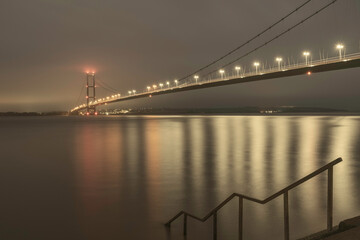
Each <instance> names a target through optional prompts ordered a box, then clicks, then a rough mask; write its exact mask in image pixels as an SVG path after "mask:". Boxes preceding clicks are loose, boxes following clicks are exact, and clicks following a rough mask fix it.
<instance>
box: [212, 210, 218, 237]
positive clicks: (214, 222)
mask: <svg viewBox="0 0 360 240" xmlns="http://www.w3.org/2000/svg"><path fill="white" fill-rule="evenodd" d="M213 216H214V217H213V240H216V239H217V212H214V215H213Z"/></svg>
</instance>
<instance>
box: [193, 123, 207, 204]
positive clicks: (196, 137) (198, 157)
mask: <svg viewBox="0 0 360 240" xmlns="http://www.w3.org/2000/svg"><path fill="white" fill-rule="evenodd" d="M190 134H191V137H190V139H191V143H190V146H191V149H192V151H191V160H190V161H191V163H192V173H193V178H192V179H193V180H194V181H193V182H192V184H193V185H194V190H195V191H194V194H195V195H196V196H197V197H196V200H197V202H198V203H199V202H200V201H201V197H200V195H199V194H197V193H201V190H202V188H203V187H204V177H203V176H204V167H205V161H206V160H205V159H204V144H203V143H204V122H203V119H202V118H193V119H191V120H190Z"/></svg>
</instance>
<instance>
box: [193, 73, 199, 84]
mask: <svg viewBox="0 0 360 240" xmlns="http://www.w3.org/2000/svg"><path fill="white" fill-rule="evenodd" d="M194 78H195V81H196V83H197V81H198V79H199V76H198V75H195V76H194Z"/></svg>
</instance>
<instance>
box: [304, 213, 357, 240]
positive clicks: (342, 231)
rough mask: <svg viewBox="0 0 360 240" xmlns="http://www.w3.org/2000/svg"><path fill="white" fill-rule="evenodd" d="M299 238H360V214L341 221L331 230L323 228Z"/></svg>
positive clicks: (317, 239)
mask: <svg viewBox="0 0 360 240" xmlns="http://www.w3.org/2000/svg"><path fill="white" fill-rule="evenodd" d="M299 240H360V216H358V217H354V218H350V219H347V220H344V221H341V222H340V223H339V225H338V226H336V227H334V229H333V230H332V231H331V232H328V231H326V230H324V231H321V232H318V233H315V234H312V235H310V236H307V237H305V238H301V239H299Z"/></svg>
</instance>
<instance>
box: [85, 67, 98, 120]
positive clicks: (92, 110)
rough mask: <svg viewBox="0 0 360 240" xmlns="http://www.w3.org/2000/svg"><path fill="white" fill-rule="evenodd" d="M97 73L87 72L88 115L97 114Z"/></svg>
mask: <svg viewBox="0 0 360 240" xmlns="http://www.w3.org/2000/svg"><path fill="white" fill-rule="evenodd" d="M94 102H95V73H94V72H93V73H86V115H97V112H96V106H95V104H91V103H94Z"/></svg>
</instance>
